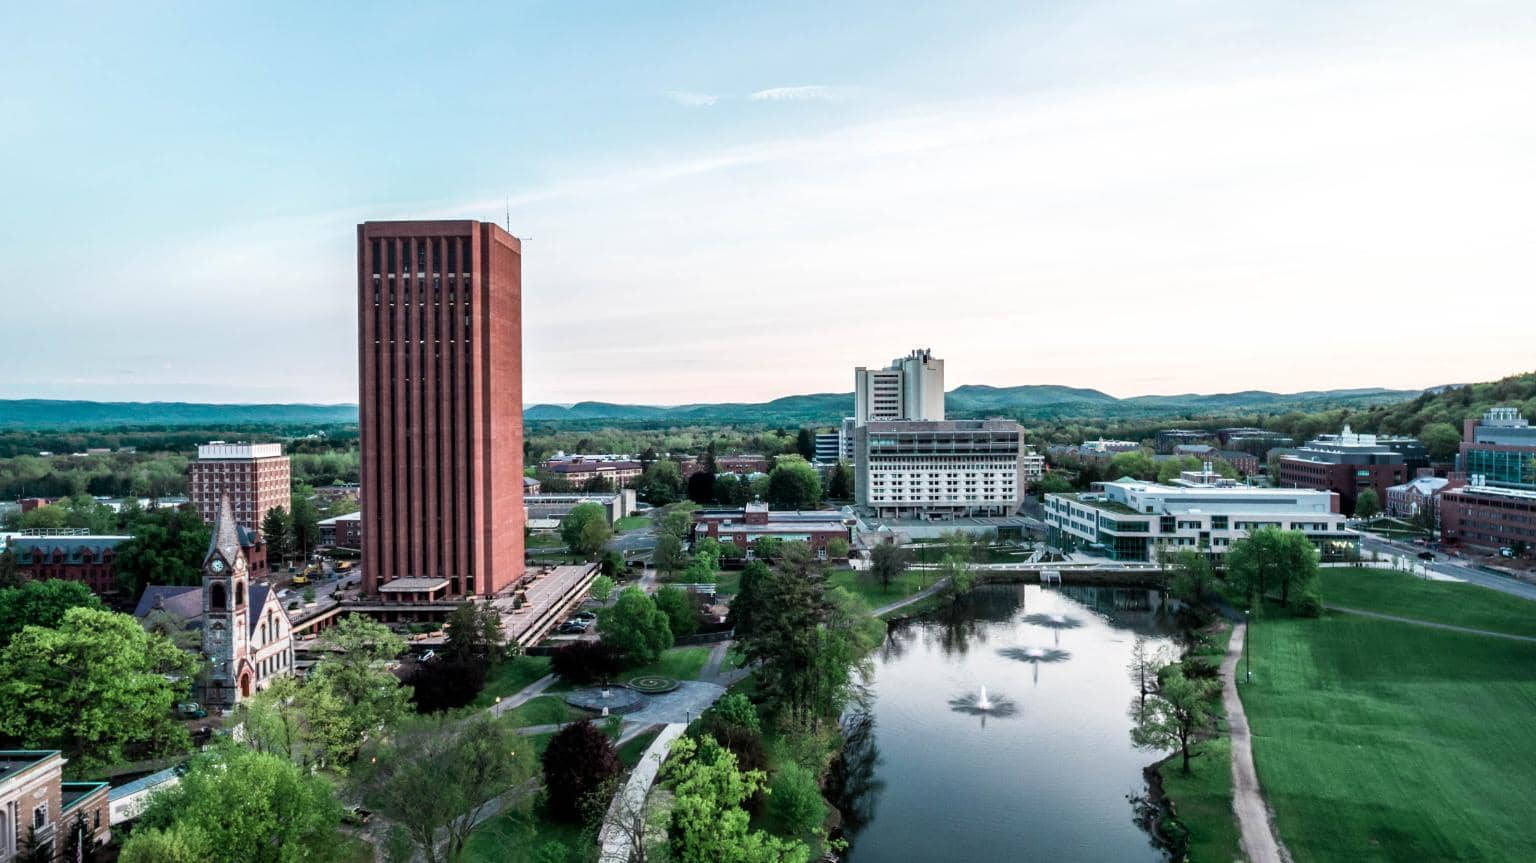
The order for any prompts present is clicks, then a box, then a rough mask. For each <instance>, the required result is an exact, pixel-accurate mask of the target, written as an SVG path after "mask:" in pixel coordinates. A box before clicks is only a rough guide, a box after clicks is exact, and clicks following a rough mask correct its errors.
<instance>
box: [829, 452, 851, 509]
mask: <svg viewBox="0 0 1536 863" xmlns="http://www.w3.org/2000/svg"><path fill="white" fill-rule="evenodd" d="M827 500H853V471H852V470H850V469H849V468H848V462H845V461H839V462H838V463H837V465H836V466H835V467H833V468H832V473H831V474H830V475H829V476H828V477H827Z"/></svg>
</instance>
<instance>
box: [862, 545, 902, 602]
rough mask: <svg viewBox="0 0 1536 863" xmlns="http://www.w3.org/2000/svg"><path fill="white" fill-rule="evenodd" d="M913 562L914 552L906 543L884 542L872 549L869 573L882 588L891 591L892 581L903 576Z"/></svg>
mask: <svg viewBox="0 0 1536 863" xmlns="http://www.w3.org/2000/svg"><path fill="white" fill-rule="evenodd" d="M911 564H912V552H911V551H910V550H909V549H908V548H907V547H906V546H904V545H897V544H896V543H894V542H882V543H880V544H878V545H876V546H875V547H874V548H872V549H870V552H869V569H868V570H867V571H868V572H869V575H870V577H871V578H873V579H874V580H875V581H876V583H878V584H879V585H880V588H881V589H882V590H884V591H886V592H890V589H891V583H892V582H894V581H895V580H896V579H898V578H900V577H901V574H902V573H904V572H906V571H907V567H908V566H911Z"/></svg>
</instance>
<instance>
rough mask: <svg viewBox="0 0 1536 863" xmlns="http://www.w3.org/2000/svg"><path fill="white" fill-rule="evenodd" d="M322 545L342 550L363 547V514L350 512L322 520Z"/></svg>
mask: <svg viewBox="0 0 1536 863" xmlns="http://www.w3.org/2000/svg"><path fill="white" fill-rule="evenodd" d="M320 544H321V545H329V546H338V545H339V546H341V547H342V548H356V549H361V548H362V547H363V514H362V513H361V512H349V513H346V514H345V515H333V516H331V517H330V518H322V519H320Z"/></svg>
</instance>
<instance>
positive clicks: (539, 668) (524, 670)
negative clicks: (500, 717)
mask: <svg viewBox="0 0 1536 863" xmlns="http://www.w3.org/2000/svg"><path fill="white" fill-rule="evenodd" d="M548 673H549V657H547V656H514V657H512V658H510V659H504V660H502V661H501V662H498V663H496V665H495V666H494V667H493V668H492V669H491V673H490V674H487V675H486V676H485V688H484V689H482V690H480V695H479V697H477V698H476V699H475V701H474V706H475V707H490V706H491V705H492V704H494V703H496V697H497V696H501V697H502V698H505V697H507V696H508V695H511V694H512V693H514V692H517V691H518V690H520V689H522V688H523V687H525V686H527V685H528V684H530V683H532V682H534V681H535V680H538V679H539V678H540V677H543V676H544V675H546V674H548Z"/></svg>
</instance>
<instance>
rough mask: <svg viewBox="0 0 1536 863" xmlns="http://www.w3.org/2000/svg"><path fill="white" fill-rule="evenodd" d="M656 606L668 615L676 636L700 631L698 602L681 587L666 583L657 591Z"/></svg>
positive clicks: (679, 636)
mask: <svg viewBox="0 0 1536 863" xmlns="http://www.w3.org/2000/svg"><path fill="white" fill-rule="evenodd" d="M656 607H657V608H659V609H661V611H662V613H663V614H665V615H666V616H667V624H668V626H669V627H670V628H671V630H672V635H673V637H674V638H681V637H683V636H688V635H693V634H694V633H695V632H698V631H699V609H698V604H697V603H695V602H694V601H693V596H692V594H690V593H689V592H688V591H686V590H683V589H682V588H680V587H674V586H672V585H670V584H669V585H666V586H664V587H662V588H661V589H660V590H657V591H656Z"/></svg>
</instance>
